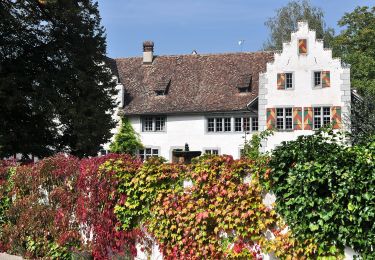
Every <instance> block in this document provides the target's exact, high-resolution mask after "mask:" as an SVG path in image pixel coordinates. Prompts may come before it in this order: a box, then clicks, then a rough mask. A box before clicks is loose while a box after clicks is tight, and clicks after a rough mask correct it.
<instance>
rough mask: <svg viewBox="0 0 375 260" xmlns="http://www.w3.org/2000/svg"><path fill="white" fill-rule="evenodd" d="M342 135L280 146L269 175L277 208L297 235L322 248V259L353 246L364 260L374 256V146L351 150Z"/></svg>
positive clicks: (325, 135)
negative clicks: (344, 143)
mask: <svg viewBox="0 0 375 260" xmlns="http://www.w3.org/2000/svg"><path fill="white" fill-rule="evenodd" d="M339 137H340V136H337V135H336V134H333V133H332V131H329V132H318V133H317V134H315V135H311V136H300V137H298V139H297V140H296V141H291V142H287V143H286V142H284V143H282V145H281V146H279V147H277V148H276V149H275V150H274V152H273V154H272V158H271V160H270V163H269V165H270V167H271V169H272V171H271V172H268V173H267V174H270V175H269V177H267V175H266V176H263V177H265V178H264V179H265V181H269V183H270V185H271V189H272V190H273V191H274V192H275V194H276V197H277V201H276V210H277V212H278V213H280V215H281V216H282V217H283V218H284V219H285V221H286V222H287V223H288V225H289V226H290V228H291V230H292V232H293V234H294V235H295V237H296V238H297V239H298V240H299V241H301V242H303V241H306V240H312V241H313V243H315V244H317V245H318V248H317V254H318V255H319V256H329V255H331V256H332V255H337V254H340V253H342V250H343V247H344V246H349V247H352V248H353V249H354V250H355V251H357V252H359V253H361V255H362V257H364V258H366V257H368V258H369V259H370V258H373V257H375V252H374V251H372V246H373V245H374V244H375V222H374V217H375V162H374V151H375V142H373V143H372V144H370V145H368V146H353V147H348V146H344V145H342V144H341V142H340V141H339V140H338V139H340V138H339Z"/></svg>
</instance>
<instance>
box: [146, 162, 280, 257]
mask: <svg viewBox="0 0 375 260" xmlns="http://www.w3.org/2000/svg"><path fill="white" fill-rule="evenodd" d="M251 165H252V162H251V161H235V160H233V159H232V158H231V157H229V156H223V157H217V156H216V157H208V158H205V159H202V160H199V161H197V162H196V163H195V164H193V165H192V166H191V168H190V169H189V170H188V171H187V173H186V175H185V176H184V178H187V179H189V180H191V181H192V183H193V186H191V187H190V188H187V189H182V188H181V187H178V188H175V189H172V190H171V189H166V190H161V191H160V192H159V193H158V195H157V197H156V200H155V202H154V204H153V206H152V208H151V215H152V218H150V219H149V222H148V223H147V228H148V230H149V231H150V232H151V233H152V234H153V235H154V236H155V238H156V239H157V241H158V242H159V244H160V246H161V248H162V251H163V255H164V256H165V257H166V259H203V258H205V259H220V258H223V257H247V258H260V256H261V255H260V254H261V249H262V245H263V244H264V243H266V238H265V236H264V232H266V230H267V229H272V228H273V226H274V224H275V223H276V213H275V212H274V211H273V210H272V209H270V208H267V207H266V206H265V205H264V204H263V203H262V197H261V187H260V185H259V183H258V182H257V180H256V178H255V176H256V172H254V171H253V169H252V167H251ZM246 176H252V177H254V178H253V179H252V180H251V181H250V183H244V182H243V181H244V178H245V177H246Z"/></svg>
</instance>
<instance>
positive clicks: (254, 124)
mask: <svg viewBox="0 0 375 260" xmlns="http://www.w3.org/2000/svg"><path fill="white" fill-rule="evenodd" d="M258 129H259V124H258V118H257V117H253V118H252V119H251V131H258Z"/></svg>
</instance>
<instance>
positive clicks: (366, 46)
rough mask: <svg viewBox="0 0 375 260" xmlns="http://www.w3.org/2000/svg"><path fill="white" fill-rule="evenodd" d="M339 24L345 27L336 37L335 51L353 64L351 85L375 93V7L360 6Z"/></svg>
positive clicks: (362, 92) (346, 61)
mask: <svg viewBox="0 0 375 260" xmlns="http://www.w3.org/2000/svg"><path fill="white" fill-rule="evenodd" d="M338 24H339V25H340V26H342V27H344V30H342V31H341V33H340V34H339V35H338V36H336V37H335V39H334V41H333V50H334V55H336V56H339V57H341V59H342V61H343V62H345V63H347V64H350V65H351V83H352V87H353V88H355V89H357V90H358V91H359V93H360V94H361V95H362V94H364V93H365V92H370V93H371V95H372V96H374V95H375V7H367V6H364V7H357V8H355V10H354V11H353V12H351V13H346V14H345V15H344V16H343V17H342V19H341V20H340V21H339V22H338Z"/></svg>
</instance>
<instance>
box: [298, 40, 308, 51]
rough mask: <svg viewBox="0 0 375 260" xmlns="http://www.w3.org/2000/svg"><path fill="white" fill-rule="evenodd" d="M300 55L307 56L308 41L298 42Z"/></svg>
mask: <svg viewBox="0 0 375 260" xmlns="http://www.w3.org/2000/svg"><path fill="white" fill-rule="evenodd" d="M298 53H299V54H307V40H306V39H299V40H298Z"/></svg>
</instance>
